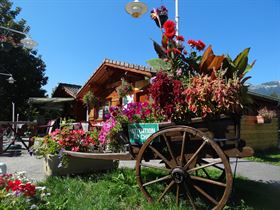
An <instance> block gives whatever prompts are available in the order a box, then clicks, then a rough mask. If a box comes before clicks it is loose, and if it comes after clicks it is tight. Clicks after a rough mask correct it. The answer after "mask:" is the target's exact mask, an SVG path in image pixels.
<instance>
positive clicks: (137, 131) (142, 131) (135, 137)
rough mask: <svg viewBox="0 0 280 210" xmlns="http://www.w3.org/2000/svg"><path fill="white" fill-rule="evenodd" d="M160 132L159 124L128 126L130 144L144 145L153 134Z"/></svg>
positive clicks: (134, 124)
mask: <svg viewBox="0 0 280 210" xmlns="http://www.w3.org/2000/svg"><path fill="white" fill-rule="evenodd" d="M158 130H159V124H158V123H133V124H129V125H128V136H129V141H130V143H132V144H134V143H137V144H143V143H144V142H145V141H146V140H147V139H148V138H149V137H150V136H151V135H152V134H153V133H155V132H157V131H158Z"/></svg>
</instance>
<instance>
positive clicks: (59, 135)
mask: <svg viewBox="0 0 280 210" xmlns="http://www.w3.org/2000/svg"><path fill="white" fill-rule="evenodd" d="M98 145H99V141H98V132H97V130H96V129H94V130H92V131H88V132H84V131H83V130H71V129H70V128H69V127H67V126H65V127H63V128H62V129H56V130H55V131H53V132H52V133H51V134H50V135H47V136H45V137H44V139H43V140H41V141H40V142H39V144H38V145H37V146H34V151H35V154H36V155H37V156H46V155H49V154H50V155H58V154H60V152H61V150H69V151H76V152H93V151H94V150H95V149H96V147H98Z"/></svg>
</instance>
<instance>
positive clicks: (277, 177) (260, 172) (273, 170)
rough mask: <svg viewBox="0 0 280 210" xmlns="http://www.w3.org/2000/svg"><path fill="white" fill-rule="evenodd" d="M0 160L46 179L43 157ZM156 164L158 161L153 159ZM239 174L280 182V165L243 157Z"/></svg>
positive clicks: (125, 163)
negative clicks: (253, 160)
mask: <svg viewBox="0 0 280 210" xmlns="http://www.w3.org/2000/svg"><path fill="white" fill-rule="evenodd" d="M0 162H2V163H6V164H7V169H8V173H13V172H16V171H26V175H27V177H28V178H31V179H34V180H37V181H41V180H44V178H45V176H44V170H43V159H38V158H36V157H34V156H30V155H29V154H28V153H27V151H26V150H23V151H22V154H21V155H20V156H9V155H8V154H0ZM152 163H154V164H156V163H157V162H156V161H152ZM231 166H232V170H233V171H234V168H235V159H231ZM119 167H129V168H134V167H135V161H120V164H119ZM237 174H238V175H241V176H243V177H247V178H248V179H250V180H254V181H261V182H268V183H278V184H280V167H279V166H273V165H269V164H265V163H257V162H252V161H248V160H244V159H241V160H239V161H238V165H237Z"/></svg>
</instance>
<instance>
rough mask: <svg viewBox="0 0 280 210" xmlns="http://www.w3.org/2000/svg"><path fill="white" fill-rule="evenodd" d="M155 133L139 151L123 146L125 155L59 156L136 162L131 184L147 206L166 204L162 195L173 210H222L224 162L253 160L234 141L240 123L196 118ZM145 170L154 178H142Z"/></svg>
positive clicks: (227, 171) (226, 187)
mask: <svg viewBox="0 0 280 210" xmlns="http://www.w3.org/2000/svg"><path fill="white" fill-rule="evenodd" d="M159 128H160V129H159V131H157V132H155V133H154V134H152V135H151V136H150V137H149V138H148V139H147V140H146V141H145V142H144V143H143V144H142V145H140V144H138V145H137V144H132V143H129V142H128V143H129V147H128V151H127V152H125V153H81V152H71V151H65V153H66V154H68V155H70V156H75V157H84V158H94V159H105V160H136V179H137V183H138V185H139V187H140V189H141V191H142V192H143V194H144V196H145V197H146V198H147V200H148V201H149V202H153V201H158V202H164V201H165V200H166V198H167V197H168V198H169V196H166V195H168V194H171V195H172V196H174V202H176V204H177V205H179V203H180V202H182V201H187V203H188V204H189V205H190V206H192V208H193V209H201V208H202V209H205V208H206V207H205V205H207V208H209V207H210V208H211V209H222V208H223V207H224V206H225V204H226V203H227V201H228V199H229V196H230V193H231V191H232V184H233V175H232V170H231V167H230V163H229V158H230V157H236V158H242V157H247V156H251V155H252V154H253V150H252V149H251V148H250V147H246V146H245V142H244V141H243V140H241V139H240V118H239V117H237V118H233V117H231V118H229V117H221V118H219V119H216V120H209V121H205V120H201V119H200V118H196V119H192V122H191V123H190V124H188V125H175V124H172V123H160V124H159ZM126 135H127V133H125V134H124V137H126ZM122 137H123V136H122ZM155 162H156V163H157V164H155ZM147 168H148V169H147ZM149 169H154V170H153V171H155V170H156V171H158V173H157V174H156V175H153V174H147V172H146V171H147V170H148V171H149ZM201 205H202V206H201ZM203 205H204V206H203Z"/></svg>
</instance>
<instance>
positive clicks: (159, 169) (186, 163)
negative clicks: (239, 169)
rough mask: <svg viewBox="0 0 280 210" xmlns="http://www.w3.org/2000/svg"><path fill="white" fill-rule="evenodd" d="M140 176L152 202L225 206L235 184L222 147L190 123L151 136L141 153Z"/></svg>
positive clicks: (138, 162) (138, 173)
mask: <svg viewBox="0 0 280 210" xmlns="http://www.w3.org/2000/svg"><path fill="white" fill-rule="evenodd" d="M145 160H152V161H150V162H146V161H145ZM156 161H157V163H154V162H156ZM152 162H153V163H152ZM150 172H153V173H150ZM136 178H137V182H138V185H139V187H140V189H141V191H142V192H143V194H144V196H145V197H146V198H147V200H148V201H149V202H153V201H158V202H167V203H168V202H176V205H177V206H178V205H181V206H183V205H190V206H192V208H193V209H206V208H209V207H210V208H211V209H222V208H223V207H224V206H225V204H226V202H227V200H228V198H229V195H230V192H231V188H232V173H231V168H230V165H229V162H228V160H227V158H226V156H225V154H224V153H223V151H222V150H221V148H220V147H219V146H218V145H217V144H216V143H215V142H214V141H213V140H211V139H209V138H208V137H207V136H206V135H204V134H203V133H202V132H201V131H199V130H197V129H194V128H191V127H187V126H174V127H168V128H166V129H162V130H160V131H158V132H156V133H154V134H153V135H151V136H150V137H149V138H148V139H147V141H146V142H145V143H144V144H143V145H142V147H141V149H140V151H139V153H138V155H137V161H136Z"/></svg>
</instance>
